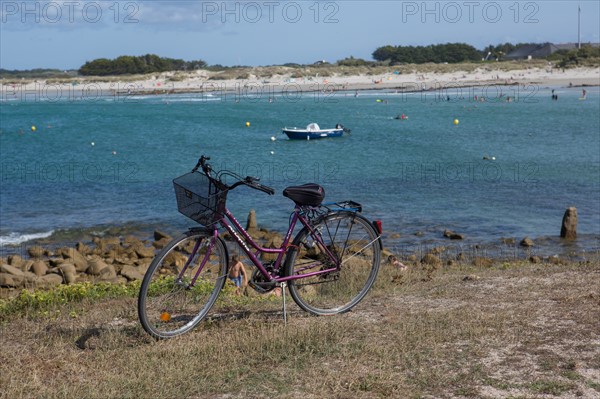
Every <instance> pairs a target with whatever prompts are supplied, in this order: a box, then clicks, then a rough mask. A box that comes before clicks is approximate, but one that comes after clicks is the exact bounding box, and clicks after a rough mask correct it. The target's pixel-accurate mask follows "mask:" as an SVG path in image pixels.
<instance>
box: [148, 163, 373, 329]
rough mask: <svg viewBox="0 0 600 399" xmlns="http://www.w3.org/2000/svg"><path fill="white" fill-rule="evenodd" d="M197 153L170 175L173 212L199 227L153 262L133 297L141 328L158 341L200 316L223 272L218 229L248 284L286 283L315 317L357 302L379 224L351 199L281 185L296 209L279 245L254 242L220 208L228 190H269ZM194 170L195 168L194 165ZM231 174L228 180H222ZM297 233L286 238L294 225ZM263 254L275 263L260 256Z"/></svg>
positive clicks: (225, 261) (366, 284) (225, 260)
mask: <svg viewBox="0 0 600 399" xmlns="http://www.w3.org/2000/svg"><path fill="white" fill-rule="evenodd" d="M209 160H210V158H208V157H205V156H202V157H200V159H199V160H198V163H197V164H196V166H195V167H194V168H193V169H192V171H191V172H190V173H187V174H185V175H183V176H180V177H178V178H176V179H174V180H173V184H174V188H175V194H176V197H177V206H178V210H179V211H180V212H181V213H182V214H184V215H185V216H187V217H189V218H191V219H192V220H194V221H196V222H198V223H199V224H201V225H202V226H204V227H193V228H190V229H189V230H188V231H186V232H185V233H183V234H182V235H181V236H179V237H177V238H175V239H173V240H172V241H171V242H170V243H169V244H167V245H166V246H165V247H164V248H163V249H162V250H161V251H160V252H159V253H158V254H157V255H156V257H155V258H154V259H153V261H152V263H151V264H150V266H149V268H148V270H147V272H146V274H145V276H144V279H143V280H142V284H141V288H140V293H139V297H138V315H139V319H140V322H141V324H142V326H143V328H144V330H145V331H146V332H148V333H149V334H150V335H151V336H153V337H155V338H157V339H162V338H171V337H175V336H178V335H181V334H183V333H185V332H188V331H190V330H191V329H193V328H194V327H196V326H197V325H198V323H200V322H201V321H202V320H203V319H204V318H206V317H207V315H208V314H209V312H210V311H211V308H212V307H213V305H214V304H215V302H216V301H217V298H218V296H219V293H220V292H221V290H222V289H223V287H224V285H225V282H226V279H227V277H228V270H229V255H228V248H227V245H226V243H225V241H224V239H223V238H222V236H220V235H219V226H220V227H221V228H222V229H224V230H225V231H226V232H228V233H229V235H230V236H231V238H232V240H233V241H234V242H235V243H237V244H238V245H239V247H240V248H241V249H242V250H243V252H245V253H246V255H247V256H248V258H249V259H250V261H251V262H252V263H253V264H254V266H255V267H256V269H255V270H254V272H253V273H252V275H251V277H250V279H249V285H250V286H251V287H252V288H254V289H255V290H257V291H259V292H263V293H266V292H269V291H271V290H273V289H275V288H276V287H280V289H281V291H282V297H283V301H284V302H283V303H284V318H285V317H286V316H285V296H286V294H285V288H286V286H287V287H288V290H289V293H290V295H291V297H292V299H293V300H294V301H295V303H296V304H297V305H298V306H299V307H300V308H301V309H303V310H305V311H307V312H309V313H311V314H314V315H333V314H338V313H344V312H347V311H349V310H350V309H352V308H353V307H354V306H355V305H357V304H358V303H359V302H360V301H361V300H362V299H363V298H364V297H365V296H366V295H367V293H368V291H369V290H370V289H371V287H372V285H373V284H374V282H375V279H376V278H377V273H378V271H379V266H380V262H381V252H382V248H383V244H382V241H381V233H382V227H381V222H380V221H374V222H371V221H369V220H368V219H366V218H365V217H364V216H362V215H361V214H360V213H361V212H362V206H361V205H360V204H358V203H356V202H353V201H342V202H334V203H326V204H325V203H323V199H324V197H325V193H324V189H323V188H322V187H321V186H319V185H317V184H314V183H309V184H304V185H300V186H291V187H287V188H286V189H285V190H284V191H283V195H284V196H286V197H288V198H289V199H291V200H292V201H293V202H294V204H295V206H294V210H293V211H292V213H291V215H290V220H289V226H288V230H287V232H286V233H285V236H284V238H283V243H282V244H281V246H280V247H279V248H265V247H263V246H261V245H260V244H259V243H257V242H256V241H255V240H254V239H253V238H252V237H251V236H250V234H249V233H248V232H247V231H246V230H245V229H244V228H243V227H242V226H241V225H240V223H239V222H238V221H237V219H236V218H235V217H234V216H233V215H232V214H231V212H230V211H229V210H228V209H227V207H226V199H227V193H228V192H229V191H231V190H233V189H235V188H236V187H239V186H242V185H244V186H247V187H250V188H252V189H255V190H258V191H262V192H265V193H267V194H269V195H273V194H274V193H275V190H274V189H273V188H271V187H268V186H265V185H263V184H261V183H260V182H259V179H258V178H256V177H251V176H247V177H241V176H239V175H238V174H236V173H234V172H231V171H227V170H222V171H219V172H215V171H213V169H212V167H211V165H210V164H208V163H207V161H209ZM199 168H201V171H198V169H199ZM231 178H232V179H233V180H234V181H235V182H234V183H233V184H227V183H226V180H228V179H231ZM297 225H298V226H299V227H301V229H300V231H299V232H298V233H297V234H296V235H295V237H294V239H293V240H292V238H291V237H292V234H293V232H294V230H295V228H296V226H297ZM261 255H262V257H265V256H264V255H267V257H268V256H270V257H271V258H273V257H274V258H275V260H274V261H269V262H267V261H265V262H263V261H261V259H260V258H261Z"/></svg>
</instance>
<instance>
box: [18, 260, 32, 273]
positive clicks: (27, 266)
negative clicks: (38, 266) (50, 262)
mask: <svg viewBox="0 0 600 399" xmlns="http://www.w3.org/2000/svg"><path fill="white" fill-rule="evenodd" d="M31 266H33V260H31V259H29V260H26V261H25V262H23V264H21V270H22V271H24V272H28V271H29V270H31Z"/></svg>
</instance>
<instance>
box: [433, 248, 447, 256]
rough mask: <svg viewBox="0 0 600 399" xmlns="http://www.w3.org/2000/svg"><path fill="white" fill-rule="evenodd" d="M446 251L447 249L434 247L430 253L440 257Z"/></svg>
mask: <svg viewBox="0 0 600 399" xmlns="http://www.w3.org/2000/svg"><path fill="white" fill-rule="evenodd" d="M445 251H446V247H433V248H431V250H430V251H429V253H430V254H432V255H439V254H442V253H444V252H445Z"/></svg>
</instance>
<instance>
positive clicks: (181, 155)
mask: <svg viewBox="0 0 600 399" xmlns="http://www.w3.org/2000/svg"><path fill="white" fill-rule="evenodd" d="M551 89H555V91H556V93H557V94H558V95H559V100H558V101H553V100H552V99H551ZM586 89H587V92H588V93H587V100H585V101H582V100H579V97H580V96H581V89H580V88H563V87H553V88H550V87H532V86H528V87H504V88H495V87H492V88H489V87H488V88H487V89H468V88H463V89H462V90H459V89H454V90H452V91H451V92H447V93H446V92H443V93H442V92H427V93H412V94H408V93H396V92H394V91H362V92H359V93H358V95H356V93H354V92H335V93H321V92H312V93H308V92H307V93H299V92H295V93H289V92H286V93H277V92H276V91H273V92H270V93H268V95H267V94H265V93H260V92H256V91H254V92H252V93H241V92H236V93H219V92H212V93H210V94H188V95H170V96H167V95H165V96H105V97H94V98H83V99H81V98H73V97H68V96H67V97H64V98H60V97H58V98H56V97H53V98H49V97H48V98H44V97H42V96H35V97H34V98H28V97H25V98H20V99H18V98H3V101H2V102H1V103H0V107H1V111H0V116H1V121H0V129H1V130H0V151H1V171H0V172H1V173H0V190H1V191H0V193H1V194H0V195H1V198H0V245H1V251H2V252H10V251H15V250H16V248H23V245H30V244H31V243H33V242H35V241H31V240H30V239H35V238H37V239H44V242H63V241H66V242H76V241H79V240H85V239H89V237H90V236H91V235H94V234H104V233H106V232H107V231H110V227H112V226H119V227H120V230H118V231H119V232H120V233H123V234H125V233H132V234H138V235H141V236H144V237H145V236H150V235H151V233H152V231H153V230H154V229H155V228H160V229H162V230H167V231H170V232H175V231H177V230H181V229H184V228H185V227H186V226H191V225H193V222H192V221H188V220H186V219H185V217H184V216H182V215H180V214H179V213H178V212H177V208H176V204H175V197H174V193H173V188H172V183H171V181H172V179H173V178H175V177H177V176H179V175H181V174H184V173H186V172H187V171H188V170H189V169H191V168H192V167H193V166H194V165H195V162H196V161H197V159H198V157H199V156H200V155H201V154H206V155H209V156H210V157H211V158H212V163H213V165H214V166H215V168H229V169H232V170H234V171H236V172H238V173H240V174H243V175H255V176H258V177H260V178H261V179H262V182H263V183H264V184H267V185H270V186H272V187H274V188H275V189H276V190H277V192H278V193H277V194H276V195H275V196H272V197H269V196H267V195H265V194H263V193H260V192H255V191H252V190H250V189H247V188H243V189H239V190H236V191H234V192H232V193H231V194H230V195H229V197H228V204H229V207H230V208H231V209H232V210H233V211H234V213H236V215H237V216H238V218H239V219H240V220H245V218H246V215H247V213H248V211H249V209H250V208H253V209H256V211H257V215H258V221H259V224H261V225H263V226H265V227H268V228H272V229H276V230H281V231H283V230H284V229H285V228H286V223H287V220H288V216H289V212H290V210H291V207H292V203H291V202H290V201H289V200H288V199H286V198H284V197H283V196H282V195H281V191H282V190H283V189H284V188H285V187H286V186H288V185H293V184H302V183H306V182H316V183H319V184H321V185H323V186H324V187H325V190H326V195H327V198H326V199H327V200H346V199H352V200H354V201H357V202H360V203H361V204H363V207H364V214H365V215H367V216H368V217H370V218H373V219H381V220H382V221H383V225H384V229H385V231H386V236H385V244H386V246H387V247H388V248H391V249H393V250H395V251H397V252H401V253H403V254H407V253H413V252H417V251H425V250H427V249H428V248H431V247H433V246H440V245H444V246H446V247H447V248H449V247H451V248H455V249H456V251H457V252H473V251H479V252H480V253H482V254H483V252H484V251H486V252H489V254H490V255H491V256H526V253H525V251H524V250H523V249H521V248H519V246H518V243H519V241H520V240H521V239H522V238H523V237H525V236H529V237H531V238H532V239H534V241H535V242H536V246H535V247H533V248H532V249H531V250H530V251H533V252H537V253H539V254H542V255H544V256H552V255H554V254H561V255H562V254H573V253H577V254H579V255H581V254H585V253H589V252H593V251H598V250H599V248H600V93H599V90H598V87H592V88H586ZM501 92H502V95H501ZM475 95H477V97H478V98H479V97H482V96H485V97H486V99H487V101H485V102H480V101H475V99H474V97H475ZM507 95H508V96H511V97H512V100H513V101H511V102H507V101H506V96H507ZM270 99H271V100H272V101H270ZM448 100H449V101H448ZM402 113H403V114H405V115H406V116H408V119H406V120H397V119H394V117H395V116H396V115H399V114H402ZM455 119H457V120H458V121H459V123H458V124H454V120H455ZM246 122H250V126H246ZM310 122H317V123H318V124H319V125H320V126H321V127H323V128H329V127H333V126H334V125H335V124H336V123H341V124H343V125H344V126H346V127H348V128H350V129H351V130H352V132H351V134H349V135H347V136H344V137H342V138H334V139H324V140H313V141H290V140H288V139H287V137H286V136H285V135H282V134H281V128H282V127H284V126H302V127H304V126H305V125H307V124H308V123H310ZM32 126H35V131H33V130H32ZM484 158H487V159H484ZM570 206H575V207H577V210H578V215H579V225H578V235H579V236H578V239H577V240H576V241H575V242H563V241H561V240H560V239H559V238H558V235H559V233H560V226H561V220H562V217H563V214H564V211H565V209H566V208H567V207H570ZM444 229H450V230H453V231H455V232H458V233H461V234H463V235H464V236H465V239H464V240H462V241H450V240H447V239H445V238H444V237H443V231H444ZM502 238H514V239H515V244H504V243H502V241H501V239H502Z"/></svg>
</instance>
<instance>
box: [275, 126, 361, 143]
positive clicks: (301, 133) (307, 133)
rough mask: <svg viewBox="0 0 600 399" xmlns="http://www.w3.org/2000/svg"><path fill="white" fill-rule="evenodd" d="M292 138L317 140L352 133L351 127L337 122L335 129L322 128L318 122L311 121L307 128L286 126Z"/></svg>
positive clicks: (288, 134)
mask: <svg viewBox="0 0 600 399" xmlns="http://www.w3.org/2000/svg"><path fill="white" fill-rule="evenodd" d="M282 131H283V133H285V134H286V135H287V136H288V137H289V138H290V140H315V139H324V138H327V137H340V136H342V135H343V134H344V133H350V129H347V128H345V127H344V126H342V125H340V124H337V125H336V126H335V128H334V129H321V128H320V127H319V125H318V124H316V123H310V124H308V126H306V128H304V129H300V128H297V127H284V128H283V129H282Z"/></svg>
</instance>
